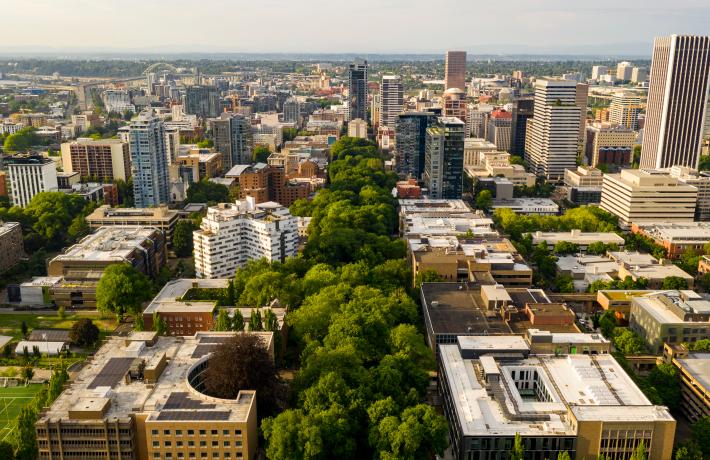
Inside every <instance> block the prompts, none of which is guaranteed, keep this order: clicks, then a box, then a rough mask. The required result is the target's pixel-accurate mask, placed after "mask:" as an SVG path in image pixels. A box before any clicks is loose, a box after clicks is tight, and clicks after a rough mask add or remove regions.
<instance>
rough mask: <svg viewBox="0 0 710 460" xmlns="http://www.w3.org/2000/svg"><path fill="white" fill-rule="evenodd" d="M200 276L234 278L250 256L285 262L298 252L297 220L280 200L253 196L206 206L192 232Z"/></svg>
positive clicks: (197, 270) (196, 270)
mask: <svg viewBox="0 0 710 460" xmlns="http://www.w3.org/2000/svg"><path fill="white" fill-rule="evenodd" d="M193 239H194V245H195V272H196V274H197V277H198V278H231V277H233V276H234V273H235V272H236V270H237V269H238V268H240V267H243V266H244V265H246V263H247V262H248V261H249V260H258V259H262V258H265V259H267V260H270V261H280V262H284V261H285V260H286V257H289V256H295V255H296V254H297V253H298V223H297V219H296V218H295V217H294V216H292V215H291V214H290V213H289V212H288V208H286V207H284V206H281V205H280V204H278V203H274V202H266V203H261V204H256V203H255V200H254V199H253V198H247V199H246V200H241V201H237V202H236V203H221V204H219V205H217V206H212V207H210V208H208V209H207V216H205V218H203V219H202V224H201V225H200V229H199V230H195V232H194V233H193Z"/></svg>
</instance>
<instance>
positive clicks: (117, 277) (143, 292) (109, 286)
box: [96, 264, 152, 319]
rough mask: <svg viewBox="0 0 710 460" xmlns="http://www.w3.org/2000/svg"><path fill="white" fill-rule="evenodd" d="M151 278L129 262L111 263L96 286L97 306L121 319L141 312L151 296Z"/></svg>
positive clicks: (100, 309)
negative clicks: (144, 303)
mask: <svg viewBox="0 0 710 460" xmlns="http://www.w3.org/2000/svg"><path fill="white" fill-rule="evenodd" d="M151 291H152V286H151V283H150V280H149V279H148V278H147V277H146V276H145V275H144V274H142V273H141V272H139V271H138V270H136V269H135V268H134V267H133V266H131V265H128V264H115V265H109V266H108V267H107V268H106V270H104V273H103V276H101V279H100V280H99V284H98V286H97V287H96V308H97V309H98V310H99V311H101V312H102V313H113V314H115V315H116V316H117V317H118V318H119V319H121V318H123V316H125V315H126V314H132V315H138V314H141V311H142V308H141V307H142V304H143V302H144V301H146V300H148V299H149V298H150V296H151Z"/></svg>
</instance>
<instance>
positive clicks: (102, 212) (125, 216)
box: [86, 205, 180, 242]
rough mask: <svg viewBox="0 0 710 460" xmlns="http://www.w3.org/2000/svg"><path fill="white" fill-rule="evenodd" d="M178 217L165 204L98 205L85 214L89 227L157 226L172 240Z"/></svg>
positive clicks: (177, 214) (175, 212)
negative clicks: (114, 206)
mask: <svg viewBox="0 0 710 460" xmlns="http://www.w3.org/2000/svg"><path fill="white" fill-rule="evenodd" d="M179 219H180V214H179V213H178V211H175V210H172V209H168V207H167V206H159V207H156V208H112V207H111V206H108V205H106V206H99V207H98V208H96V209H95V210H94V212H92V213H91V214H89V215H88V216H86V223H87V224H89V227H91V228H100V227H111V226H118V227H124V226H139V227H152V228H157V229H159V230H161V231H163V233H165V236H166V238H167V240H168V242H171V241H172V237H173V230H174V229H175V225H176V224H177V222H178V220H179Z"/></svg>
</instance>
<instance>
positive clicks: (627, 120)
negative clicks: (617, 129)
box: [609, 91, 644, 131]
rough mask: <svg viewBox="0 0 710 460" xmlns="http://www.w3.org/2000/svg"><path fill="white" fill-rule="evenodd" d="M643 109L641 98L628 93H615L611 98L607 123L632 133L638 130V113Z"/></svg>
mask: <svg viewBox="0 0 710 460" xmlns="http://www.w3.org/2000/svg"><path fill="white" fill-rule="evenodd" d="M643 108H644V106H643V105H642V104H641V97H640V96H639V95H638V94H635V93H630V92H623V91H622V92H616V93H614V94H613V95H612V96H611V104H610V105H609V121H610V122H611V123H613V124H615V125H621V126H624V127H626V128H628V129H630V130H632V131H637V130H638V129H639V112H640V111H641V110H642V109H643Z"/></svg>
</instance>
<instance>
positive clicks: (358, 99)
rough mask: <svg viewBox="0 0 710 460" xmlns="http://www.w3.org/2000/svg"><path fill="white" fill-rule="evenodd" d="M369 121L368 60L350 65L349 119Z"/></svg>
mask: <svg viewBox="0 0 710 460" xmlns="http://www.w3.org/2000/svg"><path fill="white" fill-rule="evenodd" d="M356 118H360V119H361V120H365V121H367V61H360V62H355V63H352V64H350V66H349V67H348V121H352V120H355V119H356Z"/></svg>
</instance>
